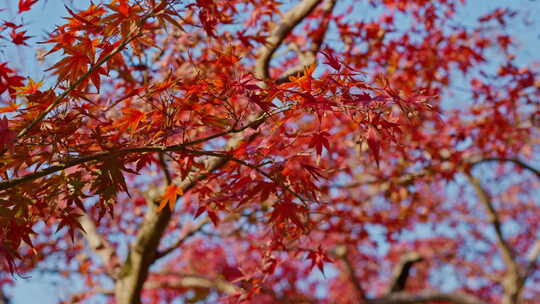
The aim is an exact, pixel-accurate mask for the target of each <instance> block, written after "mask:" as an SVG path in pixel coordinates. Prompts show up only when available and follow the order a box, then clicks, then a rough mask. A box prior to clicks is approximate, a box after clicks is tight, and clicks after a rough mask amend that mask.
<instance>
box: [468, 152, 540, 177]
mask: <svg viewBox="0 0 540 304" xmlns="http://www.w3.org/2000/svg"><path fill="white" fill-rule="evenodd" d="M487 162H510V163H513V164H514V165H516V166H518V167H520V168H522V169H524V170H527V171H529V172H531V173H533V174H534V175H536V177H538V178H540V170H538V169H536V168H534V167H533V166H531V165H529V164H527V163H526V162H524V161H522V160H519V159H517V158H498V157H488V158H483V159H481V160H478V161H475V162H473V163H472V164H473V166H475V165H479V164H482V163H487Z"/></svg>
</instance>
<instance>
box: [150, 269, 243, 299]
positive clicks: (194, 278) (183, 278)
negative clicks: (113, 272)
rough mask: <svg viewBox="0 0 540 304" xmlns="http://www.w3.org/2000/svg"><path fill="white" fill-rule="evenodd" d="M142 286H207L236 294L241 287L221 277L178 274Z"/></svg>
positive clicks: (229, 293)
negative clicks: (174, 276) (165, 279)
mask: <svg viewBox="0 0 540 304" xmlns="http://www.w3.org/2000/svg"><path fill="white" fill-rule="evenodd" d="M144 288H182V289H185V288H209V289H215V290H217V291H219V292H222V293H226V294H228V295H233V294H237V293H239V292H241V291H242V289H241V288H240V287H238V286H236V285H234V284H233V283H231V282H228V281H226V280H223V279H210V278H206V277H204V276H200V275H189V274H178V276H177V277H176V278H172V279H171V278H168V279H167V281H166V282H148V283H146V284H145V285H144Z"/></svg>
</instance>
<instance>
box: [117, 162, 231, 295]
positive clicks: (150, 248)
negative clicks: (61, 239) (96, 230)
mask: <svg viewBox="0 0 540 304" xmlns="http://www.w3.org/2000/svg"><path fill="white" fill-rule="evenodd" d="M227 161H228V160H227V159H226V158H215V159H213V160H212V161H210V162H209V163H208V165H207V170H206V172H204V173H198V174H191V175H190V176H189V177H188V178H186V179H185V181H184V182H182V183H181V185H180V187H181V188H182V190H183V192H184V193H186V192H187V191H189V190H190V189H192V188H193V187H195V185H197V183H198V182H200V181H201V180H204V179H206V178H207V177H208V176H209V175H210V174H211V173H212V172H214V171H216V170H218V169H220V168H222V167H223V166H225V164H226V163H227ZM171 215H172V211H171V210H170V209H169V208H164V209H162V210H161V211H158V206H157V205H156V204H151V205H150V206H149V207H148V209H147V212H146V214H145V217H144V220H143V223H142V224H141V227H140V230H139V233H138V234H137V238H136V240H135V241H134V243H133V245H132V247H131V248H130V251H129V255H128V258H127V260H126V262H125V263H124V265H123V266H122V270H121V271H120V274H119V278H118V280H117V282H116V300H117V302H118V303H120V304H128V303H129V304H139V303H140V293H141V290H142V288H143V285H144V282H145V281H146V278H147V277H148V271H149V268H150V265H152V263H153V262H154V261H155V257H156V252H157V248H158V246H159V242H160V240H161V237H162V236H163V234H164V233H165V229H166V228H167V225H168V223H169V221H170V219H171Z"/></svg>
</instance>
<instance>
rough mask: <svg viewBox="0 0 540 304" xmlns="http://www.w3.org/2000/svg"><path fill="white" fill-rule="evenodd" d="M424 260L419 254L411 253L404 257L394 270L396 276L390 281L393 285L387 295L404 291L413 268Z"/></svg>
mask: <svg viewBox="0 0 540 304" xmlns="http://www.w3.org/2000/svg"><path fill="white" fill-rule="evenodd" d="M422 260H423V258H422V257H421V256H420V255H419V254H418V253H417V252H410V253H408V254H406V255H404V256H403V257H402V258H401V259H400V261H399V263H398V264H397V266H396V268H395V269H394V274H393V276H392V279H391V280H390V282H391V283H390V286H389V287H388V292H387V293H388V294H390V293H395V292H398V291H403V290H404V289H405V285H406V283H407V279H408V278H409V274H410V271H411V269H412V267H413V266H414V264H416V263H418V262H421V261H422Z"/></svg>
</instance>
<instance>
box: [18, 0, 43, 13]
mask: <svg viewBox="0 0 540 304" xmlns="http://www.w3.org/2000/svg"><path fill="white" fill-rule="evenodd" d="M37 2H38V0H19V14H20V13H22V12H26V11H29V10H30V8H31V7H32V5H34V4H36V3H37Z"/></svg>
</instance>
